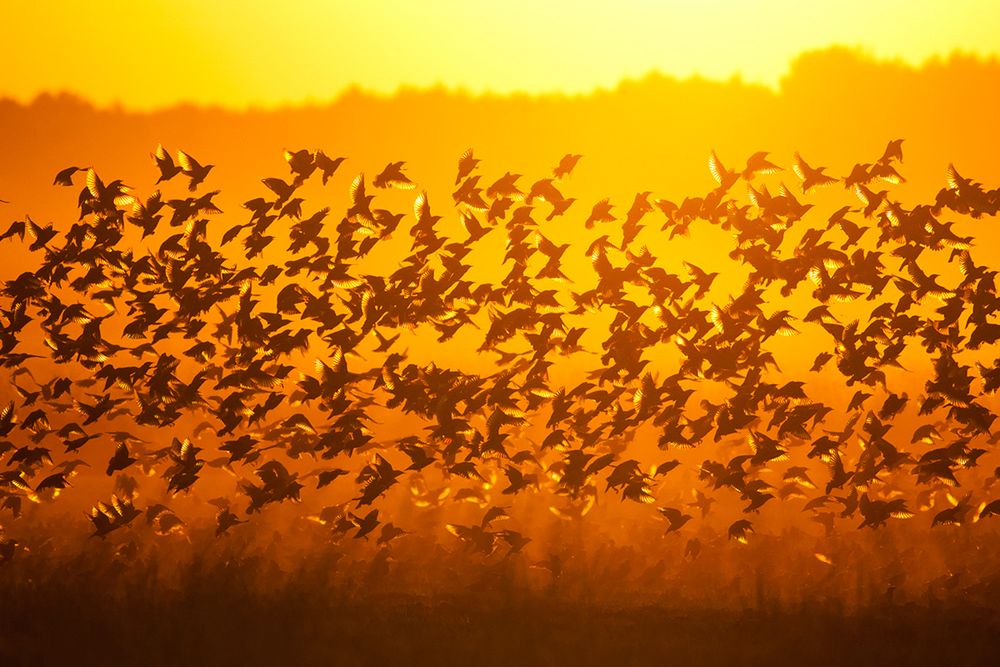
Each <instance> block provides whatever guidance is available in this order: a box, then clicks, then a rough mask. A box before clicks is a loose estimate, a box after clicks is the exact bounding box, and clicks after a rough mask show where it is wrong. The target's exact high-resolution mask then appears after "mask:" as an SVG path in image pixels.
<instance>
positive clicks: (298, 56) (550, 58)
mask: <svg viewBox="0 0 1000 667" xmlns="http://www.w3.org/2000/svg"><path fill="white" fill-rule="evenodd" d="M4 14H5V20H4V24H5V25H4V27H3V28H0V37H2V39H0V57H2V59H3V62H4V64H5V65H4V66H5V68H6V72H5V76H4V77H2V79H0V81H2V83H0V95H6V96H12V97H14V98H16V99H18V100H21V101H27V100H29V99H31V98H32V97H34V96H35V95H37V94H38V93H40V92H44V91H55V90H67V91H71V92H75V93H78V94H80V95H83V96H84V97H87V98H89V99H92V100H93V101H95V102H96V103H98V104H102V105H105V104H110V103H115V102H120V103H123V104H124V105H125V106H127V107H130V108H138V109H148V108H156V107H162V106H168V105H172V104H176V103H178V102H182V101H184V102H194V103H198V104H212V105H225V106H236V107H241V106H246V105H255V106H276V105H283V104H294V103H301V102H305V101H310V100H312V101H325V100H329V99H331V98H333V97H335V96H336V95H337V94H339V93H340V92H342V91H343V90H344V89H345V88H348V87H351V86H354V85H359V86H361V87H362V88H364V89H367V90H371V91H375V92H381V93H392V92H394V91H396V90H397V89H398V88H399V87H400V86H419V87H427V86H433V85H438V84H441V85H444V86H446V87H449V88H462V89H465V90H468V91H470V92H485V91H489V92H495V93H510V92H528V93H541V92H563V93H578V92H587V91H589V90H592V89H593V88H595V87H610V86H614V85H615V84H617V82H618V81H620V80H621V79H622V78H623V77H639V76H642V75H644V74H646V73H648V72H650V71H652V70H658V71H661V72H663V73H665V74H668V75H673V76H677V77H690V76H695V75H699V76H704V77H709V78H714V79H729V78H730V77H733V76H739V77H741V78H742V79H743V80H745V81H749V82H756V83H764V84H768V85H775V84H777V83H778V81H779V80H780V78H781V77H782V76H783V75H784V74H785V73H786V72H787V68H788V64H789V61H790V60H791V59H793V58H794V57H795V56H796V55H798V54H799V53H801V52H802V51H804V50H810V49H818V48H824V47H827V46H830V45H832V44H840V45H845V46H848V47H851V48H859V49H861V50H862V51H864V52H865V53H868V54H870V55H873V56H875V57H878V58H889V59H897V58H898V59H902V60H904V61H905V62H907V63H909V64H913V65H918V64H921V63H922V62H924V61H926V60H927V59H929V58H933V57H935V56H947V55H948V54H950V53H953V52H955V51H963V52H971V53H975V54H978V55H980V56H994V55H996V54H997V51H998V47H997V42H996V39H995V35H997V34H998V33H1000V6H998V5H996V4H994V3H986V2H976V1H975V0H958V1H955V2H947V3H946V2H936V1H934V2H906V1H903V0H887V1H885V2H875V3H873V2H864V1H862V0H845V1H841V2H831V1H829V0H822V1H818V2H797V1H793V0H764V1H762V2H753V3H750V2H730V1H727V0H714V1H713V0H710V1H706V2H694V1H693V0H667V1H664V2H653V1H650V0H624V1H622V2H570V1H569V0H554V1H551V2H544V3H538V2H528V1H526V0H512V1H511V2H504V3H495V2H459V1H458V0H428V1H427V2H421V3H413V2H403V1H402V0H386V1H384V2H372V3H347V2H319V1H309V0H291V1H289V2H280V3H277V2H272V3H249V4H248V3H244V2H236V1H234V0H219V1H218V2H192V1H190V0H183V1H180V2H165V1H163V0H151V1H150V2H143V3H130V2H124V1H122V0H95V1H93V2H87V3H79V2H66V1H65V0H60V1H58V2H46V3H38V2H23V1H22V0H17V1H15V2H8V3H5V8H4ZM776 35H780V39H776V38H775V36H776Z"/></svg>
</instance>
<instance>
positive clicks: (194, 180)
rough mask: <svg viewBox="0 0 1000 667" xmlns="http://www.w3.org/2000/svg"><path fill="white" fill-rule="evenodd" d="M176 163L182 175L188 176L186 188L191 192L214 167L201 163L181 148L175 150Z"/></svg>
mask: <svg viewBox="0 0 1000 667" xmlns="http://www.w3.org/2000/svg"><path fill="white" fill-rule="evenodd" d="M177 164H178V165H179V166H180V168H181V171H182V172H183V173H184V175H185V176H187V177H188V190H190V191H191V192H194V191H195V190H197V189H198V186H199V185H201V183H202V182H203V181H204V180H205V178H207V177H208V172H210V171H212V169H213V168H214V167H215V165H211V164H207V165H202V164H201V163H200V162H198V160H196V159H194V157H192V156H191V155H189V154H187V153H185V152H184V151H181V150H179V151H177ZM161 176H162V173H161Z"/></svg>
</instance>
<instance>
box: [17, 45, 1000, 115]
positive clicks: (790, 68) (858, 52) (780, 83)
mask: <svg viewBox="0 0 1000 667" xmlns="http://www.w3.org/2000/svg"><path fill="white" fill-rule="evenodd" d="M818 55H819V56H821V55H847V56H849V57H851V58H852V59H854V60H855V61H857V62H859V63H864V64H866V65H873V66H876V67H893V68H896V69H904V70H910V71H913V72H918V71H923V70H926V69H928V68H929V67H932V66H935V65H937V66H949V65H953V64H956V63H968V62H975V63H976V64H979V65H985V66H1000V53H988V54H981V53H976V52H974V51H966V50H963V49H960V48H956V49H952V50H951V51H949V52H948V53H935V54H932V55H930V56H927V57H926V58H923V59H922V60H921V61H920V62H919V63H915V62H911V61H910V60H909V59H907V58H904V57H902V56H878V55H876V54H874V53H873V52H872V51H871V49H870V48H867V47H863V46H847V45H840V44H831V45H829V46H825V47H817V48H810V49H804V50H803V51H800V52H799V53H798V54H796V55H795V56H794V57H792V58H790V59H789V61H788V65H787V67H786V69H785V71H784V72H783V73H782V74H781V75H780V76H779V77H778V78H777V80H776V81H774V82H769V81H762V80H755V79H752V78H744V75H743V73H741V72H739V71H733V72H732V73H731V74H730V75H728V76H724V77H723V76H711V75H705V74H701V73H699V72H692V73H690V74H686V75H678V74H674V73H670V72H664V71H663V70H661V69H659V68H657V67H650V68H649V69H647V70H646V71H645V72H644V73H642V74H638V75H630V74H627V73H626V74H623V75H622V76H621V77H619V78H618V79H617V80H616V81H615V82H614V83H611V84H600V83H598V84H595V85H593V86H590V87H589V88H588V89H586V90H582V89H581V90H558V89H549V90H525V89H510V90H495V89H490V88H483V89H472V88H470V87H468V86H466V85H463V84H448V83H446V82H444V81H438V82H435V83H432V84H418V83H406V82H403V83H400V84H398V85H397V86H396V87H395V89H393V90H391V91H389V90H380V89H376V88H369V87H365V85H364V84H363V83H361V82H353V83H350V84H348V85H345V86H343V87H342V88H341V89H340V90H338V91H337V92H335V93H332V94H331V95H329V96H327V97H316V96H313V95H306V96H303V97H301V98H298V99H295V100H292V99H287V100H281V101H276V102H248V103H232V102H222V101H212V102H198V101H193V100H187V99H183V98H178V99H177V100H176V101H174V102H170V103H166V104H150V105H143V104H132V103H127V102H124V101H123V100H121V99H115V100H111V101H100V100H95V99H93V98H92V97H90V96H88V95H87V94H86V93H84V92H82V91H78V90H72V89H66V88H64V89H60V90H40V91H37V92H35V93H34V94H33V95H31V96H30V97H29V96H18V95H14V94H11V93H8V92H3V91H0V103H14V104H16V105H19V106H22V107H31V106H34V105H36V104H38V103H39V102H42V101H45V100H49V99H60V98H62V99H71V100H74V101H76V102H79V103H81V104H82V105H85V106H88V107H90V108H91V109H93V110H95V111H99V112H116V113H130V114H136V115H154V114H158V113H168V112H171V111H177V110H186V109H192V108H194V109H198V110H202V111H225V112H230V113H279V112H284V111H301V110H315V109H322V108H327V107H331V106H335V105H337V104H339V103H341V102H343V101H345V100H348V99H351V98H359V97H364V98H369V99H376V100H394V99H398V98H403V97H406V96H416V95H427V94H439V95H440V94H444V95H447V96H452V97H461V98H465V99H471V100H475V101H478V100H498V99H518V100H521V99H525V98H527V99H531V100H578V99H583V98H593V97H598V96H600V95H607V94H614V93H616V92H619V91H621V90H622V89H623V88H626V87H628V86H629V85H633V84H637V83H642V82H647V81H669V82H672V83H680V84H683V83H695V82H699V83H702V82H704V83H711V84H724V85H733V84H735V85H738V86H742V87H744V88H748V89H759V90H762V91H766V92H769V93H771V94H774V95H781V94H782V93H783V91H784V88H785V85H786V83H787V81H788V80H790V79H792V78H793V75H794V74H795V71H796V69H797V67H798V66H800V65H801V63H802V62H803V61H804V60H807V59H808V58H809V57H811V56H818Z"/></svg>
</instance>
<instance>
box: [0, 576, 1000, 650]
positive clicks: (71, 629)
mask: <svg viewBox="0 0 1000 667" xmlns="http://www.w3.org/2000/svg"><path fill="white" fill-rule="evenodd" d="M31 588H32V589H33V591H32V594H31V595H26V594H25V593H26V591H27V590H28V589H26V588H22V587H18V589H19V590H17V591H13V590H10V589H9V588H8V589H5V590H3V591H0V665H7V666H11V667H14V666H17V665H80V666H83V665H144V666H149V667H154V666H157V665H243V666H250V665H345V666H347V665H473V666H478V665H614V666H617V665H652V664H655V665H737V664H742V665H758V664H760V665H764V664H767V665H843V664H852V665H882V664H884V665H931V664H936V665H948V666H949V667H954V666H959V665H977V666H978V665H997V664H1000V617H998V615H997V613H996V612H995V610H993V611H991V610H986V609H983V608H981V607H974V606H972V605H963V604H948V605H945V604H932V605H930V606H928V605H915V604H908V605H880V606H878V607H873V608H869V609H866V610H863V611H860V612H854V613H850V614H848V613H845V612H844V611H842V610H836V609H833V608H831V607H830V606H829V605H812V606H807V607H804V608H796V609H785V610H780V611H778V610H770V611H758V610H753V611H751V610H746V611H718V610H716V611H704V610H702V611H691V612H681V611H676V610H669V611H668V610H666V609H664V608H650V607H632V608H628V607H622V606H621V605H618V606H615V607H612V606H608V605H593V604H590V605H581V604H571V603H569V602H564V601H554V600H546V599H535V600H520V601H518V602H516V603H512V602H506V603H500V604H489V605H487V604H484V602H483V601H482V600H477V599H473V598H468V599H456V598H451V599H448V600H434V601H428V600H424V599H422V600H418V599H416V598H399V597H395V598H392V599H381V600H370V601H365V602H359V601H357V600H345V599H336V598H335V597H331V596H329V595H325V594H319V593H318V592H317V591H315V590H307V589H305V588H300V587H295V586H288V587H283V588H281V589H280V590H276V591H271V592H270V593H267V594H261V593H258V592H255V593H252V594H251V593H249V592H245V593H241V592H239V591H233V590H226V591H220V590H219V588H218V587H215V586H211V585H202V586H195V587H190V588H187V589H184V590H178V591H174V592H171V593H170V594H169V595H158V594H156V593H151V592H149V591H140V590H134V591H132V592H131V593H126V594H125V595H118V594H116V595H114V596H103V595H100V594H98V593H95V592H94V591H92V590H86V587H84V588H80V587H75V588H74V587H67V586H65V585H61V584H60V583H59V582H58V581H49V582H45V583H43V584H34V585H32V587H31ZM113 598H114V599H113Z"/></svg>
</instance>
